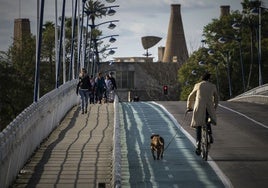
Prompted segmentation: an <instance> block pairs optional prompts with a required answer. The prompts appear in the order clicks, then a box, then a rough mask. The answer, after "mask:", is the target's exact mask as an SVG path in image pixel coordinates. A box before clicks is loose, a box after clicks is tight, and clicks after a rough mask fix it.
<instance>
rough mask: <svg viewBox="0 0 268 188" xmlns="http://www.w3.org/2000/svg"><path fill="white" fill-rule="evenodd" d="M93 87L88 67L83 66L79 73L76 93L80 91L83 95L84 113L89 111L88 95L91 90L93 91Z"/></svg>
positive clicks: (82, 107)
mask: <svg viewBox="0 0 268 188" xmlns="http://www.w3.org/2000/svg"><path fill="white" fill-rule="evenodd" d="M91 89H92V86H91V83H90V78H89V76H88V74H87V71H86V69H85V68H82V69H81V72H80V74H79V82H78V84H77V88H76V94H78V93H79V95H80V97H81V110H82V114H84V113H87V106H88V97H89V92H90V91H91Z"/></svg>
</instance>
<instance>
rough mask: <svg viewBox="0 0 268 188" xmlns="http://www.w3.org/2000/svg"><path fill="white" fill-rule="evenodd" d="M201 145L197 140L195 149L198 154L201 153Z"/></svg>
mask: <svg viewBox="0 0 268 188" xmlns="http://www.w3.org/2000/svg"><path fill="white" fill-rule="evenodd" d="M200 147H201V145H200V142H196V149H195V153H196V155H200V154H201V149H200Z"/></svg>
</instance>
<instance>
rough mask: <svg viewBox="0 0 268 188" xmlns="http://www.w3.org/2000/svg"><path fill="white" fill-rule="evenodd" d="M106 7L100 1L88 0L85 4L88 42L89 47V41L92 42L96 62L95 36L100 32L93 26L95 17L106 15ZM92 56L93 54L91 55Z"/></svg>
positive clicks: (92, 69)
mask: <svg viewBox="0 0 268 188" xmlns="http://www.w3.org/2000/svg"><path fill="white" fill-rule="evenodd" d="M106 12H107V9H106V8H105V5H104V4H103V3H101V2H100V1H94V0H89V1H87V3H86V5H85V13H86V15H87V17H88V19H90V20H91V25H90V27H91V32H90V44H89V47H90V48H91V45H92V44H91V43H92V42H93V53H96V54H95V55H96V62H97V63H99V53H98V44H97V41H96V38H97V36H99V35H100V34H101V32H100V31H99V30H98V29H96V28H95V18H101V17H102V16H106ZM93 56H94V55H93ZM94 69H95V67H94V62H93V64H92V67H91V71H92V73H94Z"/></svg>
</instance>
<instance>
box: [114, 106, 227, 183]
mask: <svg viewBox="0 0 268 188" xmlns="http://www.w3.org/2000/svg"><path fill="white" fill-rule="evenodd" d="M119 113H120V131H121V183H122V187H132V188H133V187H137V188H141V187H143V188H144V187H160V188H162V187H163V188H169V187H173V188H177V187H183V188H185V187H186V188H187V187H189V188H190V187H191V188H195V187H196V188H202V187H206V188H208V187H217V188H220V187H232V186H231V185H230V184H228V181H226V180H224V178H223V177H222V176H221V175H219V174H222V173H221V171H220V169H218V168H217V166H216V167H215V164H214V163H213V162H212V161H210V162H206V161H203V160H202V159H201V157H199V156H196V154H195V152H194V150H195V147H194V145H193V143H192V142H191V141H190V140H189V138H188V137H187V134H185V131H183V130H182V128H181V127H180V126H179V124H178V123H177V122H176V120H174V118H172V115H171V114H169V113H168V112H167V111H166V110H165V109H164V108H163V107H162V106H160V105H158V104H156V103H154V102H133V103H120V105H119ZM152 134H159V135H161V136H162V137H163V138H164V139H165V151H164V157H163V160H153V157H152V154H151V150H150V143H151V140H150V137H151V135H152ZM212 163H213V165H211V164H212ZM222 175H223V174H222ZM223 176H224V175H223Z"/></svg>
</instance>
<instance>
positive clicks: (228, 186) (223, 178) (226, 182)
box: [152, 102, 233, 188]
mask: <svg viewBox="0 0 268 188" xmlns="http://www.w3.org/2000/svg"><path fill="white" fill-rule="evenodd" d="M152 103H154V104H156V105H158V106H160V107H161V108H162V109H163V110H164V111H165V112H166V113H167V114H168V116H169V117H170V118H171V120H172V121H173V123H174V124H175V125H176V126H177V127H178V128H179V129H180V130H181V131H182V133H183V134H184V135H185V136H186V137H187V138H188V139H189V140H190V141H191V142H192V143H193V145H195V139H194V138H193V137H192V136H191V135H190V134H189V133H188V132H187V131H186V130H185V129H184V128H183V127H182V126H180V124H179V123H178V122H177V120H176V119H175V118H174V116H173V115H172V114H171V113H169V111H167V109H166V108H165V107H164V106H163V105H161V104H158V103H156V102H152ZM207 162H208V164H209V165H210V166H211V168H212V169H213V170H214V172H215V173H216V174H217V176H218V177H219V178H220V180H221V181H222V183H223V184H224V187H226V188H233V185H232V183H231V181H230V180H229V178H228V177H227V176H226V175H225V174H224V173H223V172H222V171H221V169H220V168H219V167H218V165H217V164H216V163H215V162H214V161H213V160H212V158H211V157H210V156H208V161H207Z"/></svg>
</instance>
